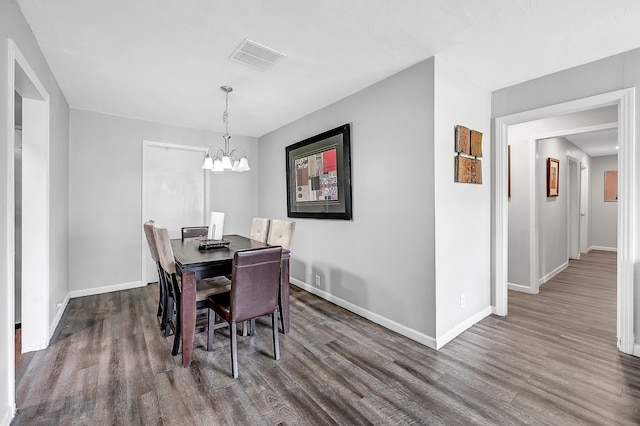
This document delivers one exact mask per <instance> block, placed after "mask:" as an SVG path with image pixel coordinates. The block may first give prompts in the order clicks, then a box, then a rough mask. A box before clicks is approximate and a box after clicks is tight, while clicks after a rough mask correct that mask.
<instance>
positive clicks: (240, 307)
mask: <svg viewBox="0 0 640 426" xmlns="http://www.w3.org/2000/svg"><path fill="white" fill-rule="evenodd" d="M281 258H282V247H266V248H259V249H254V250H245V251H239V252H236V254H235V255H234V257H233V268H232V278H231V295H230V299H231V300H230V305H231V318H232V319H233V320H234V321H235V322H241V321H245V320H247V319H251V318H256V317H259V316H262V315H266V314H270V313H272V312H274V311H275V310H276V308H277V307H278V289H279V287H280V260H281Z"/></svg>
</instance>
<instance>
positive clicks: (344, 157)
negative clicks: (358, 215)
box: [285, 124, 352, 220]
mask: <svg viewBox="0 0 640 426" xmlns="http://www.w3.org/2000/svg"><path fill="white" fill-rule="evenodd" d="M285 151H286V153H285V155H286V165H287V216H288V217H299V218H312V219H341V220H351V219H352V209H351V127H350V125H349V124H344V125H342V126H340V127H336V128H335V129H331V130H328V131H326V132H324V133H321V134H319V135H316V136H313V137H310V138H308V139H305V140H303V141H300V142H297V143H294V144H292V145H289V146H287V147H286V149H285ZM334 157H335V165H334ZM320 167H322V170H320Z"/></svg>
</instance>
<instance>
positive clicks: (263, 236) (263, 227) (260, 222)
mask: <svg viewBox="0 0 640 426" xmlns="http://www.w3.org/2000/svg"><path fill="white" fill-rule="evenodd" d="M270 222H271V221H270V220H269V219H267V218H265V217H254V218H253V219H252V220H251V232H250V233H249V238H251V239H252V240H255V241H260V242H261V243H266V242H267V238H269V224H270Z"/></svg>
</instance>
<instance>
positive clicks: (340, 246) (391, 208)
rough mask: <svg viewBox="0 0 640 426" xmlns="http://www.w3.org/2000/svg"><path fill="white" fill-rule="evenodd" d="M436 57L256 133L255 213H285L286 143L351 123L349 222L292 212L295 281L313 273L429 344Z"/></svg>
mask: <svg viewBox="0 0 640 426" xmlns="http://www.w3.org/2000/svg"><path fill="white" fill-rule="evenodd" d="M433 62H434V61H433V58H432V59H429V60H427V61H425V62H422V63H420V64H417V65H415V66H413V67H411V68H409V69H407V70H405V71H402V72H400V73H398V74H396V75H393V76H391V77H389V78H387V79H385V80H383V81H381V82H379V83H377V84H374V85H373V86H370V87H368V88H366V89H364V90H362V91H360V92H358V93H356V94H354V95H351V96H348V97H346V98H344V99H342V100H340V101H338V102H336V103H334V104H332V105H329V106H327V107H326V108H324V109H321V110H319V111H316V112H314V113H312V114H310V115H308V116H306V117H304V118H301V119H300V120H297V121H295V122H293V123H291V124H288V125H286V126H284V127H282V128H280V129H278V130H276V131H274V132H271V133H269V134H267V135H264V136H263V137H261V138H260V215H261V216H264V217H271V218H286V217H287V201H286V182H285V147H286V146H287V145H291V144H293V143H296V142H299V141H301V140H303V139H306V138H308V137H311V136H314V135H316V134H319V133H321V132H324V131H326V130H329V129H332V128H335V127H337V126H339V125H342V124H345V123H351V157H352V186H353V199H352V200H353V220H352V221H340V220H315V219H295V221H296V233H295V238H294V239H295V241H294V244H293V255H292V262H291V277H292V282H293V283H295V284H297V285H302V286H305V285H306V286H307V287H312V283H313V282H314V277H315V275H319V276H320V277H321V284H320V287H319V288H311V290H313V291H318V292H321V294H322V295H323V296H325V297H327V298H329V299H330V300H333V301H335V302H338V303H340V304H342V305H343V306H347V307H349V308H350V309H352V310H354V311H356V312H358V313H360V314H361V315H365V316H368V317H369V318H371V319H372V320H374V321H377V322H380V323H384V324H385V325H386V326H387V327H392V328H394V329H396V330H397V331H400V332H403V333H404V334H408V335H411V336H412V337H413V338H415V339H416V340H420V341H423V342H425V343H427V344H429V342H430V344H433V338H434V337H435V331H436V330H435V310H434V306H435V265H434V258H435V253H434V249H435V244H434V223H435V219H434V203H433V198H434V174H433V163H434V154H433V132H434V129H433V117H434V111H433V78H434V74H433V73H434V69H433V67H434V63H433ZM452 144H453V142H451V146H453V145H452ZM449 160H450V161H451V163H453V159H452V158H450V159H449ZM449 177H451V178H452V177H453V173H451V175H450V176H449ZM487 250H488V247H487Z"/></svg>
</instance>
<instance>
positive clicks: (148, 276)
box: [140, 141, 211, 285]
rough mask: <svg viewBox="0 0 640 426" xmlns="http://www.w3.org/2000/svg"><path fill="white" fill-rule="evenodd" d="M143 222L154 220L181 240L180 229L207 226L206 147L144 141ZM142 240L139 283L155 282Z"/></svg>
mask: <svg viewBox="0 0 640 426" xmlns="http://www.w3.org/2000/svg"><path fill="white" fill-rule="evenodd" d="M142 144H143V145H142V146H143V148H142V223H144V222H146V221H147V220H154V221H155V222H156V223H158V224H159V225H161V226H163V227H165V228H167V230H168V231H169V236H170V237H171V238H180V228H181V227H183V226H201V225H205V224H207V220H206V219H207V212H208V211H209V210H210V204H211V202H210V192H211V191H210V181H209V177H210V173H209V172H208V171H207V170H203V169H202V159H203V158H204V154H205V153H206V152H207V148H205V147H198V146H188V145H177V144H168V143H161V142H152V141H143V143H142ZM140 231H141V238H142V284H143V285H146V284H148V283H149V282H150V281H151V282H155V281H157V277H158V273H157V269H156V265H155V264H153V261H152V260H151V257H150V256H149V250H148V245H147V240H146V237H145V235H144V232H143V230H142V226H141V227H140Z"/></svg>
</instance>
